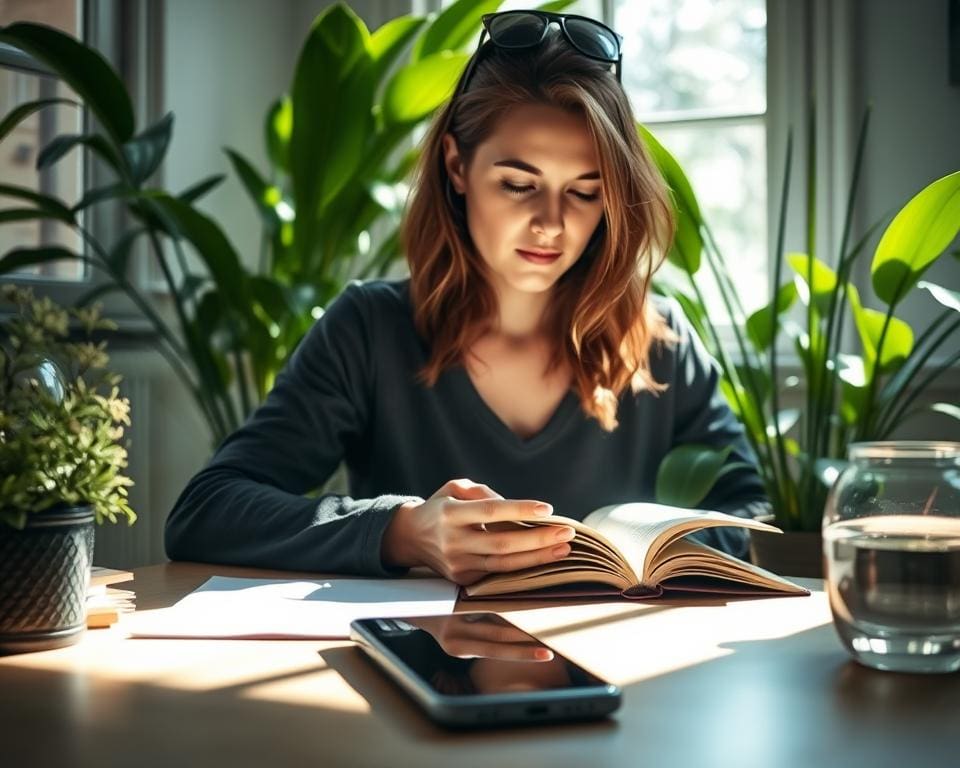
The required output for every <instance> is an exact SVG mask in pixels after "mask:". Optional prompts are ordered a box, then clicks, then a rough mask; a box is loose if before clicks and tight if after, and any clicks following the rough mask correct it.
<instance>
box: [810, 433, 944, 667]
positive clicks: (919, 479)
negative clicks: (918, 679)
mask: <svg viewBox="0 0 960 768" xmlns="http://www.w3.org/2000/svg"><path fill="white" fill-rule="evenodd" d="M848 458H849V460H850V463H849V465H848V466H847V467H846V469H844V471H843V472H841V473H840V476H839V477H838V478H837V480H836V482H835V483H834V485H833V487H832V489H831V490H830V494H829V495H828V497H827V503H826V508H825V510H824V518H823V553H824V560H825V571H826V573H825V575H826V581H827V589H828V592H829V595H830V608H831V610H832V611H833V621H834V626H835V627H836V629H837V633H838V634H839V635H840V639H841V640H842V641H843V644H844V645H845V646H846V647H847V650H849V652H850V653H851V655H852V656H853V657H854V658H855V659H856V660H857V661H859V662H860V663H861V664H865V665H866V666H869V667H874V668H876V669H884V670H893V671H899V672H954V671H957V670H960V443H947V442H913V441H891V442H874V443H854V444H852V445H850V447H849V450H848Z"/></svg>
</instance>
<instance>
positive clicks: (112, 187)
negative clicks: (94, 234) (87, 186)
mask: <svg viewBox="0 0 960 768" xmlns="http://www.w3.org/2000/svg"><path fill="white" fill-rule="evenodd" d="M132 194H134V191H133V190H132V189H131V188H130V187H129V185H127V183H126V182H123V181H117V182H114V183H113V184H105V185H104V186H102V187H97V188H96V189H91V190H88V191H87V192H85V193H84V195H83V197H82V198H81V200H80V202H78V203H77V204H76V205H74V206H73V208H72V209H71V210H72V211H73V213H77V212H78V211H82V210H84V209H85V208H89V207H90V206H91V205H96V204H97V203H102V202H103V201H104V200H114V199H116V198H118V197H128V196H129V195H132Z"/></svg>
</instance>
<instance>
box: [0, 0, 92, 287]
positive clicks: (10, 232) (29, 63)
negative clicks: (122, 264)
mask: <svg viewBox="0 0 960 768" xmlns="http://www.w3.org/2000/svg"><path fill="white" fill-rule="evenodd" d="M15 21H33V22H39V23H43V24H48V25H50V26H52V27H57V28H58V29H61V30H63V31H64V32H68V33H69V34H72V35H75V36H78V37H79V36H80V30H81V29H82V28H83V19H82V10H81V8H80V4H79V3H78V2H77V0H0V24H3V25H6V24H10V23H13V22H15ZM49 98H72V99H74V100H76V96H75V95H74V94H73V93H72V91H70V90H69V89H68V88H67V87H66V86H65V85H63V83H60V82H58V81H57V80H56V78H53V77H49V76H46V75H45V74H43V69H42V67H40V65H38V63H37V62H35V61H33V60H32V59H30V58H29V57H28V56H25V55H23V54H22V53H21V52H19V51H17V50H15V49H13V48H10V47H9V46H5V45H2V44H0V117H2V116H6V115H7V114H9V113H10V111H11V110H13V109H14V108H15V107H17V106H19V105H21V104H25V103H27V102H30V101H35V100H37V99H49ZM82 129H83V113H82V111H81V110H80V109H78V108H76V107H71V106H69V105H61V106H55V107H47V108H45V109H42V110H40V111H39V112H34V113H33V114H32V115H30V116H29V117H28V118H26V119H25V120H23V121H22V122H20V123H19V124H18V125H17V127H16V128H15V129H14V130H13V131H12V132H11V133H10V134H9V135H7V136H6V137H5V138H4V140H3V143H2V144H0V178H2V179H3V183H4V184H9V185H13V186H18V187H25V188H27V189H31V190H34V191H36V192H41V193H44V194H52V195H55V196H56V197H58V198H60V199H61V200H64V201H66V202H67V203H68V204H70V203H72V202H74V201H76V200H77V199H79V197H80V194H81V191H82V188H83V158H82V154H81V153H80V152H78V151H76V150H74V151H72V152H71V153H70V154H69V155H68V156H67V157H65V158H63V159H62V160H60V161H59V162H57V163H56V164H55V165H53V166H51V167H48V168H46V169H44V170H43V171H41V172H39V173H38V171H37V169H36V163H37V157H38V156H39V154H40V152H41V151H42V150H43V148H44V147H45V146H46V145H47V144H48V143H49V142H50V140H51V139H52V138H54V137H55V136H58V135H63V134H75V133H81V132H82ZM23 207H25V205H24V201H23V200H21V199H15V198H11V197H4V196H0V209H10V208H14V209H15V208H23ZM37 245H60V246H63V247H65V248H67V249H69V250H71V251H74V252H78V253H79V252H82V250H83V244H82V242H81V238H80V236H79V235H78V234H77V233H76V232H74V231H73V230H71V229H70V228H69V227H68V226H67V225H65V224H60V223H57V222H51V221H47V220H38V219H26V220H23V221H16V222H5V223H4V224H3V226H0V255H2V254H5V253H7V252H9V251H10V250H12V249H14V248H17V247H35V246H37ZM23 273H24V276H34V277H42V278H46V279H53V280H63V281H76V280H82V279H84V277H85V274H84V273H85V270H84V268H83V265H82V264H81V263H80V262H76V261H66V262H61V263H58V264H48V265H43V266H38V267H33V268H30V269H26V270H23Z"/></svg>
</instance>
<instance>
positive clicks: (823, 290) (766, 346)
mask: <svg viewBox="0 0 960 768" xmlns="http://www.w3.org/2000/svg"><path fill="white" fill-rule="evenodd" d="M813 124H815V123H814V121H813V120H812V119H811V125H813ZM868 125H869V111H868V113H867V114H866V115H865V117H864V120H863V124H862V127H861V130H860V135H859V139H858V143H857V152H856V161H855V163H856V164H855V167H854V172H853V180H852V183H851V189H850V192H849V196H848V200H847V207H846V212H845V226H844V231H843V237H842V241H841V243H840V244H839V247H838V252H837V255H836V257H835V259H834V260H833V263H832V264H828V263H827V262H826V261H824V260H822V259H820V258H818V257H816V256H815V255H813V244H814V242H815V241H816V232H815V223H814V222H815V219H814V217H813V215H812V211H813V206H814V203H815V196H814V184H815V179H814V177H813V174H812V168H813V163H810V164H809V165H808V169H809V171H808V175H807V179H806V183H807V187H808V195H807V204H808V210H807V221H808V222H809V225H808V227H807V232H808V243H807V250H806V253H785V251H784V227H785V221H786V216H787V214H788V200H787V194H786V190H787V188H788V186H789V178H790V164H791V157H792V140H788V142H787V155H786V164H785V180H784V186H783V189H784V192H783V195H782V198H781V203H780V223H779V231H778V237H777V250H776V252H775V253H774V257H773V259H772V264H773V269H774V275H773V286H774V287H773V290H772V296H771V299H770V301H769V303H768V304H767V305H766V306H764V307H762V308H761V309H759V310H757V311H755V312H753V313H750V314H749V315H748V314H747V313H745V312H744V310H743V302H742V300H741V297H740V296H739V295H738V293H737V289H736V284H735V282H734V275H733V273H732V272H731V269H730V267H729V263H728V262H727V261H726V260H725V259H724V257H723V255H722V254H721V252H720V250H719V248H718V247H717V244H716V241H715V239H714V238H713V236H712V233H711V231H710V228H709V226H708V224H707V222H706V220H705V218H704V216H703V214H702V212H701V211H700V207H699V205H698V203H697V200H696V197H695V195H694V193H693V189H692V187H691V185H690V183H689V181H688V180H687V179H686V177H685V175H684V173H683V171H682V169H681V168H680V165H679V164H678V163H677V161H676V160H675V159H674V158H673V157H672V156H671V155H670V153H669V152H668V151H667V150H666V149H665V148H664V147H663V146H662V145H661V144H660V143H659V142H658V141H657V140H656V138H655V137H654V136H653V135H652V134H650V133H649V131H647V130H645V129H644V128H642V127H641V128H640V131H641V134H642V135H643V138H644V139H645V141H646V143H647V146H648V147H649V148H650V150H651V152H652V153H653V155H654V157H655V158H656V161H657V163H658V166H659V167H660V170H661V172H662V173H663V175H664V177H665V179H666V181H667V184H668V186H669V187H670V188H671V190H672V193H673V194H672V196H673V202H674V206H675V213H676V216H677V222H678V227H677V233H676V237H675V242H674V246H673V248H672V250H671V252H670V254H669V257H668V259H669V262H670V263H671V264H672V265H674V266H675V267H676V268H677V270H678V272H679V273H680V274H681V275H682V276H683V277H684V278H685V282H686V284H685V285H684V284H682V283H680V284H678V283H676V282H674V283H671V282H664V281H661V282H660V283H658V290H659V291H660V292H662V293H665V294H667V295H670V296H673V297H674V298H676V299H677V301H678V302H679V303H680V304H681V305H682V306H683V308H684V310H685V312H686V314H687V315H688V317H689V319H690V320H691V322H692V324H693V325H694V327H695V328H696V330H697V331H698V333H699V335H700V336H701V338H702V339H703V341H704V343H705V344H706V345H707V346H708V348H709V349H710V351H711V352H712V354H713V355H714V357H716V359H717V360H718V362H719V364H720V367H721V371H722V379H721V387H722V389H723V392H724V394H725V395H726V397H727V399H728V401H729V403H730V406H731V408H733V410H734V412H735V413H736V414H737V415H738V416H739V417H740V419H741V420H742V421H743V423H744V426H745V429H746V434H747V437H748V439H749V441H750V443H751V446H752V447H753V449H754V451H755V452H756V454H757V456H758V459H759V469H760V474H761V477H762V479H763V482H764V486H765V488H766V491H767V493H768V495H769V497H770V500H771V502H772V504H773V509H774V519H775V523H776V524H777V525H778V526H779V527H780V528H782V529H784V530H786V531H790V532H797V533H798V534H799V536H800V538H801V539H806V541H805V542H804V543H799V542H797V541H791V540H790V538H789V537H787V539H786V540H785V541H784V543H785V547H783V548H782V552H783V553H786V554H788V555H789V554H791V552H792V551H795V550H796V549H797V548H798V547H804V546H805V547H807V548H808V552H807V554H806V555H805V556H803V555H802V556H801V557H802V559H804V560H805V562H806V563H807V566H808V567H807V568H806V570H807V572H808V573H809V574H810V575H815V572H816V570H817V568H818V567H819V564H820V562H821V561H820V544H819V540H818V533H819V527H820V521H821V517H822V514H823V504H824V501H825V498H826V493H827V491H828V489H829V487H830V485H831V484H832V482H833V479H834V478H835V477H836V474H837V472H838V470H839V469H840V468H841V466H842V465H843V463H844V459H845V456H846V448H847V445H848V444H849V443H850V442H851V441H853V440H858V441H863V440H880V439H885V438H887V437H889V436H890V434H891V433H892V432H893V430H894V429H896V427H897V426H898V425H900V424H901V423H902V422H903V421H904V420H905V419H906V418H909V417H910V416H912V415H913V412H911V411H910V410H909V407H910V405H911V404H912V403H914V402H915V401H916V398H918V397H919V396H921V395H922V394H923V393H924V391H925V390H926V389H927V388H928V387H929V386H930V384H931V383H932V382H933V381H935V380H936V378H937V377H938V376H940V375H941V374H943V372H944V371H946V370H947V369H948V368H950V367H951V366H952V365H955V364H956V363H957V362H958V361H960V351H958V350H956V349H954V348H953V347H950V346H948V343H949V339H950V337H951V335H952V334H953V333H955V332H956V331H957V329H958V328H960V293H957V292H956V291H953V290H950V289H948V288H946V287H944V286H939V285H935V284H933V283H930V282H928V281H923V280H921V278H922V276H923V274H924V273H925V272H926V271H927V269H928V268H929V267H930V266H931V265H932V264H933V263H934V262H935V261H936V260H937V259H939V258H942V257H944V255H945V254H946V253H948V247H949V245H950V243H951V242H952V241H953V239H954V238H955V237H956V235H957V232H958V230H960V172H953V173H951V174H949V175H947V176H944V177H943V178H940V179H937V180H935V181H933V182H932V183H930V184H929V185H928V186H927V187H925V188H924V189H923V190H921V191H920V192H918V193H917V194H916V195H915V196H913V197H912V198H911V199H910V200H909V201H908V202H907V203H906V204H905V205H904V206H903V208H902V209H901V210H900V211H899V212H898V213H897V214H896V215H895V216H893V218H892V221H890V222H889V223H887V222H886V221H880V222H877V223H876V224H874V225H873V226H871V227H869V228H868V229H867V231H866V232H865V233H864V234H863V235H862V236H861V237H860V238H859V239H857V240H855V239H854V237H853V233H852V222H853V214H854V208H855V201H856V192H857V184H858V181H859V178H860V170H861V163H862V157H863V148H864V144H865V141H866V135H867V127H868ZM812 135H813V134H812V131H811V136H812ZM809 152H810V156H811V157H812V156H813V152H814V146H813V144H812V140H811V146H810V147H809ZM885 223H886V227H885V229H883V231H882V235H881V236H880V237H879V238H878V239H877V242H876V245H875V247H874V250H873V261H872V264H871V268H870V273H871V282H872V287H873V291H874V293H875V294H876V297H877V299H878V300H879V302H880V303H882V304H884V305H885V308H884V309H882V310H877V309H873V308H870V307H867V306H866V301H865V300H863V299H862V298H861V296H860V292H859V291H858V289H857V288H856V286H855V285H854V284H853V283H852V282H851V281H850V275H851V270H852V268H853V266H854V264H855V263H856V262H857V261H858V259H860V258H862V257H863V255H864V254H865V253H867V252H868V249H869V248H870V246H871V243H873V242H874V240H875V239H876V235H877V233H878V232H880V231H881V227H883V225H884V224H885ZM787 269H789V270H790V271H792V275H790V276H788V275H786V274H785V273H786V271H787ZM705 273H706V274H708V275H709V277H710V278H712V279H713V280H714V281H715V282H716V284H717V286H718V289H719V294H720V296H721V298H722V302H723V309H724V313H725V317H724V318H723V319H722V321H721V320H720V319H719V318H718V317H717V316H716V315H714V314H712V313H710V312H708V311H707V310H706V307H705V304H704V298H703V291H702V289H701V283H700V281H701V280H702V279H704V277H705V276H706V275H705ZM916 288H919V289H921V290H925V291H926V292H927V293H928V295H929V298H931V299H932V300H933V306H934V307H937V306H938V305H939V309H938V312H937V315H936V317H935V318H934V320H933V322H932V323H930V325H929V326H928V327H927V328H926V329H925V330H924V331H923V332H922V333H921V334H919V335H916V334H915V333H914V331H913V329H912V328H911V327H910V325H909V324H908V323H907V322H906V321H904V320H903V319H902V318H899V317H897V315H896V314H895V313H896V310H897V308H898V307H899V306H900V305H901V303H902V301H903V299H904V298H905V297H906V296H907V295H908V294H910V293H911V292H912V291H913V290H915V289H916ZM795 305H797V310H799V311H794V312H793V314H791V309H792V308H794V307H795ZM847 321H851V322H852V323H853V327H854V328H855V329H856V332H857V338H858V343H856V344H854V345H853V346H852V347H850V348H848V347H846V346H845V345H844V335H843V327H844V324H845V322H847ZM721 322H724V323H725V324H729V329H730V332H731V333H732V334H733V338H734V349H733V350H730V349H728V348H726V347H725V346H724V345H723V344H721V342H720V339H721V335H720V330H719V326H720V324H721ZM781 334H785V335H786V336H787V337H788V339H789V341H790V342H791V343H792V347H793V349H794V350H795V353H796V355H797V358H798V359H799V362H800V368H799V374H800V375H798V376H795V377H788V376H785V375H784V371H783V368H784V365H783V359H782V356H780V355H781V354H782V352H781V350H780V349H779V348H778V344H777V342H778V339H779V338H780V336H781ZM938 354H939V355H941V356H942V358H941V359H937V356H938ZM925 366H926V367H925ZM800 384H803V385H804V386H803V391H802V394H801V396H802V399H803V405H802V407H800V408H795V409H787V408H783V407H782V406H781V402H782V401H783V399H784V398H785V397H786V396H787V395H788V394H790V393H789V390H790V389H792V388H794V387H798V386H799V385H800ZM932 407H933V409H934V410H937V411H938V412H940V413H941V414H943V415H944V416H947V417H950V416H952V417H954V418H960V409H958V408H957V406H956V404H954V403H936V404H934V405H933V406H932ZM700 453H702V452H700ZM700 453H698V452H694V453H693V454H691V455H692V456H699V455H700ZM753 538H754V544H755V546H754V548H753V556H754V558H755V559H760V560H761V561H763V558H764V556H765V550H764V549H763V544H765V543H767V542H765V540H764V539H763V537H753ZM762 564H766V565H771V563H770V562H769V561H763V562H762ZM773 567H774V568H775V569H776V567H777V566H776V564H773ZM794 572H795V573H796V571H795V570H794ZM796 575H804V574H801V573H796Z"/></svg>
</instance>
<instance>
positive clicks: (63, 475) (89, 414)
mask: <svg viewBox="0 0 960 768" xmlns="http://www.w3.org/2000/svg"><path fill="white" fill-rule="evenodd" d="M0 298H2V300H3V302H4V303H5V304H6V303H9V304H13V305H15V307H16V310H17V312H16V314H14V315H12V316H11V317H10V319H9V320H5V321H4V322H3V324H2V328H0V330H2V333H0V653H5V652H6V653H9V652H15V651H27V650H42V649H48V648H56V647H60V646H62V645H69V644H71V643H73V642H76V640H77V639H78V638H79V636H80V634H81V633H82V631H83V628H84V626H85V623H86V621H85V620H86V613H85V600H86V592H87V585H88V581H89V577H90V564H91V560H92V557H93V524H94V522H97V523H103V522H105V521H110V522H118V521H119V520H126V521H127V522H128V523H131V524H132V523H133V521H134V520H135V519H136V515H135V514H134V512H133V510H132V509H131V508H130V506H129V504H128V503H127V487H128V486H130V485H132V482H131V481H130V479H129V478H127V477H125V476H124V475H123V474H122V470H123V468H124V467H125V466H126V463H127V461H126V456H127V454H126V450H125V449H124V448H123V446H122V445H120V440H121V438H122V436H123V427H124V426H125V425H129V423H130V421H129V403H128V401H127V400H126V399H125V398H122V397H120V396H119V393H118V390H117V384H118V381H119V379H118V377H117V376H115V375H113V374H111V373H109V372H107V371H106V369H105V366H106V365H107V362H108V359H107V355H106V351H105V342H102V341H100V342H95V341H94V340H93V334H94V333H95V332H96V331H98V330H102V329H107V328H110V327H111V324H110V323H109V322H108V321H106V320H103V319H101V318H100V312H99V309H98V308H97V307H92V308H88V309H77V310H73V311H72V312H70V313H67V312H66V311H64V310H62V309H60V308H59V307H57V306H56V305H54V304H53V303H52V302H51V301H50V300H49V299H47V298H44V299H37V298H35V297H34V296H33V293H32V291H31V290H30V289H28V288H17V287H14V286H10V285H8V286H4V287H3V289H2V293H0ZM71 317H72V318H73V320H74V321H75V323H76V325H77V326H78V327H79V328H78V330H79V332H80V334H81V335H82V337H83V338H82V339H81V340H74V338H73V336H72V335H71V331H70V328H69V325H70V319H71Z"/></svg>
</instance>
